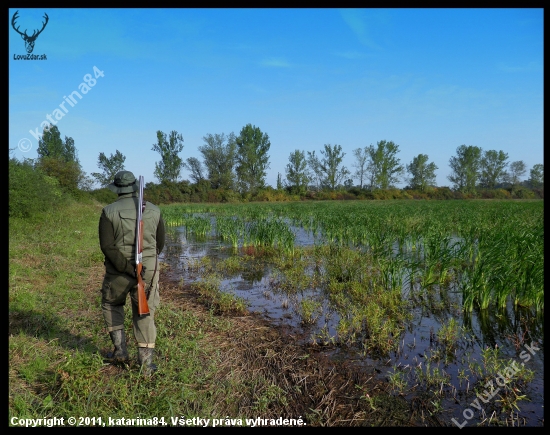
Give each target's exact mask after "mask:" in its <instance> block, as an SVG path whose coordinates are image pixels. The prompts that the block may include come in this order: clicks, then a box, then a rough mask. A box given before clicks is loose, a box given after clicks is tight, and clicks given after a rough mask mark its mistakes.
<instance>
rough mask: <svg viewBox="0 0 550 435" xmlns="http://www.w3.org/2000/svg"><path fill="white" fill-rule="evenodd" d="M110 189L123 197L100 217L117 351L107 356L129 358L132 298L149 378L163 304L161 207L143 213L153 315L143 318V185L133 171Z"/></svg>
mask: <svg viewBox="0 0 550 435" xmlns="http://www.w3.org/2000/svg"><path fill="white" fill-rule="evenodd" d="M107 187H109V189H111V190H112V191H113V192H115V193H117V194H118V199H117V200H116V201H115V202H113V203H112V204H109V205H108V206H106V207H105V208H104V209H103V212H102V213H101V217H100V219H99V244H100V247H101V251H102V252H103V254H104V255H105V263H104V264H105V276H104V279H103V285H102V288H101V309H102V312H103V318H104V319H105V324H106V326H107V330H108V331H109V335H110V336H111V340H112V342H113V344H114V347H115V348H114V351H113V352H112V353H110V354H109V355H107V357H108V358H109V359H110V360H112V361H113V362H117V361H121V362H126V361H128V360H129V355H128V350H127V347H126V336H125V333H124V306H125V304H126V297H127V295H128V294H130V300H131V304H132V322H133V331H134V337H135V339H136V341H137V346H138V362H139V364H140V366H141V368H142V373H143V374H144V375H145V376H150V375H151V374H152V373H153V372H154V371H155V370H156V369H157V367H156V365H155V364H153V362H152V361H153V354H154V348H155V340H156V336H157V330H156V326H155V310H156V308H157V306H158V304H159V302H160V297H159V285H158V282H159V271H158V255H159V254H160V253H161V251H162V249H163V248H164V240H165V232H164V221H163V220H162V216H161V213H160V209H159V208H158V207H157V206H156V205H154V204H152V203H150V202H147V203H146V204H145V209H144V211H143V252H142V262H143V268H142V277H143V280H144V282H145V292H146V294H147V295H148V305H149V314H148V315H145V316H140V315H139V313H138V297H137V277H136V264H135V258H136V222H137V213H138V206H140V205H139V204H138V201H139V199H138V194H137V192H138V191H139V185H138V182H137V181H136V177H135V176H134V174H133V173H132V172H130V171H121V172H119V173H117V174H116V175H115V179H114V182H113V183H112V184H109V185H108V186H107Z"/></svg>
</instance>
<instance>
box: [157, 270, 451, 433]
mask: <svg viewBox="0 0 550 435" xmlns="http://www.w3.org/2000/svg"><path fill="white" fill-rule="evenodd" d="M161 300H164V301H170V303H171V305H174V306H176V307H178V308H181V309H182V310H192V311H193V312H194V313H195V314H196V315H197V316H205V315H206V314H207V312H208V309H207V307H205V306H204V305H203V304H202V303H201V302H200V300H199V295H198V294H196V293H194V292H193V290H192V289H191V287H190V286H189V285H185V284H183V285H182V284H181V283H180V281H179V279H177V278H176V277H175V276H172V275H170V272H169V271H168V270H165V271H164V272H163V273H162V274H161ZM228 320H229V321H230V322H231V323H232V325H233V328H231V332H229V333H228V332H223V333H219V334H211V335H209V336H208V337H207V338H206V339H207V340H209V341H211V342H212V343H213V344H215V346H216V348H218V349H219V351H220V352H221V353H222V355H223V358H221V360H222V361H224V363H223V364H222V365H221V366H220V367H219V372H218V376H219V379H218V380H219V381H220V382H221V381H222V380H223V379H224V377H225V376H227V374H228V373H229V372H232V373H233V375H235V373H237V374H238V375H239V376H240V378H241V379H243V381H246V380H247V378H249V377H250V374H251V373H254V375H255V376H258V375H260V376H262V377H263V378H265V379H268V380H269V381H270V382H271V383H272V384H273V385H275V386H277V387H279V388H281V389H282V390H284V391H285V392H286V395H287V402H286V404H277V405H276V406H269V407H268V409H267V411H265V412H264V413H263V414H262V415H261V417H262V418H269V419H271V418H273V419H276V418H279V417H283V418H284V417H288V418H298V417H299V416H301V417H302V418H303V419H304V420H305V421H306V423H307V424H308V425H310V426H447V425H449V424H448V423H445V422H444V421H442V420H441V419H440V418H439V417H438V416H437V415H432V412H433V411H434V410H433V409H431V408H430V407H431V403H430V402H429V400H422V398H421V397H419V398H416V399H414V400H412V401H408V400H406V399H405V398H403V397H401V396H394V395H392V394H390V393H389V390H388V385H387V384H386V383H384V382H381V381H380V380H376V379H375V378H376V373H375V369H374V368H373V369H372V372H371V373H369V371H368V370H365V368H364V367H362V368H360V367H356V366H354V365H353V363H350V362H349V361H346V360H343V361H335V360H334V359H332V358H329V356H328V355H329V354H330V353H331V351H333V350H334V349H332V348H330V347H320V346H312V345H307V344H299V343H298V341H299V340H298V337H296V336H295V335H293V334H292V331H291V330H288V329H287V328H285V327H284V326H278V325H274V324H272V323H270V322H268V321H267V320H266V319H264V318H262V317H261V315H259V314H257V313H249V314H247V315H245V316H238V317H237V316H231V315H229V316H228ZM231 406H232V409H231V411H232V412H235V411H236V412H246V410H247V409H249V408H250V407H251V406H252V403H251V400H250V398H248V397H239V396H238V395H236V396H235V397H234V400H233V403H232V405H231Z"/></svg>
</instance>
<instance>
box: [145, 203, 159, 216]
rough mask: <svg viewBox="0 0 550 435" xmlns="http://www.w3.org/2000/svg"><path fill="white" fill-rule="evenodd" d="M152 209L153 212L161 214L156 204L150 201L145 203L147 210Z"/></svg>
mask: <svg viewBox="0 0 550 435" xmlns="http://www.w3.org/2000/svg"><path fill="white" fill-rule="evenodd" d="M148 208H149V209H152V210H155V211H157V212H159V213H160V208H159V207H158V206H156V205H155V204H153V203H152V202H149V201H146V202H145V209H148Z"/></svg>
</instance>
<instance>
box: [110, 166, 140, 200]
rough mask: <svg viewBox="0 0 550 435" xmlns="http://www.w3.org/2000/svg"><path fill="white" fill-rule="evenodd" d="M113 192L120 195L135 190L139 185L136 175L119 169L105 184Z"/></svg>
mask: <svg viewBox="0 0 550 435" xmlns="http://www.w3.org/2000/svg"><path fill="white" fill-rule="evenodd" d="M107 187H108V188H109V189H111V190H112V191H113V192H115V193H117V194H119V195H121V194H123V193H132V192H137V191H138V189H139V186H138V185H137V183H136V177H134V174H132V173H131V172H130V171H120V172H118V173H117V174H116V175H115V180H114V181H113V182H112V183H111V184H109V185H108V186H107Z"/></svg>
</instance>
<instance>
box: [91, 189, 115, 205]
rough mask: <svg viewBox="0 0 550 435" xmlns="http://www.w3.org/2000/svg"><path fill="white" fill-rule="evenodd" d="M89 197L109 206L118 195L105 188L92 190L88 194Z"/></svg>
mask: <svg viewBox="0 0 550 435" xmlns="http://www.w3.org/2000/svg"><path fill="white" fill-rule="evenodd" d="M90 195H91V196H92V198H94V199H95V200H96V201H98V202H100V203H101V204H111V203H112V202H115V201H116V200H117V198H118V195H117V194H116V193H115V192H113V191H112V190H111V189H109V188H107V187H103V188H101V189H96V190H93V191H92V192H90Z"/></svg>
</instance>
